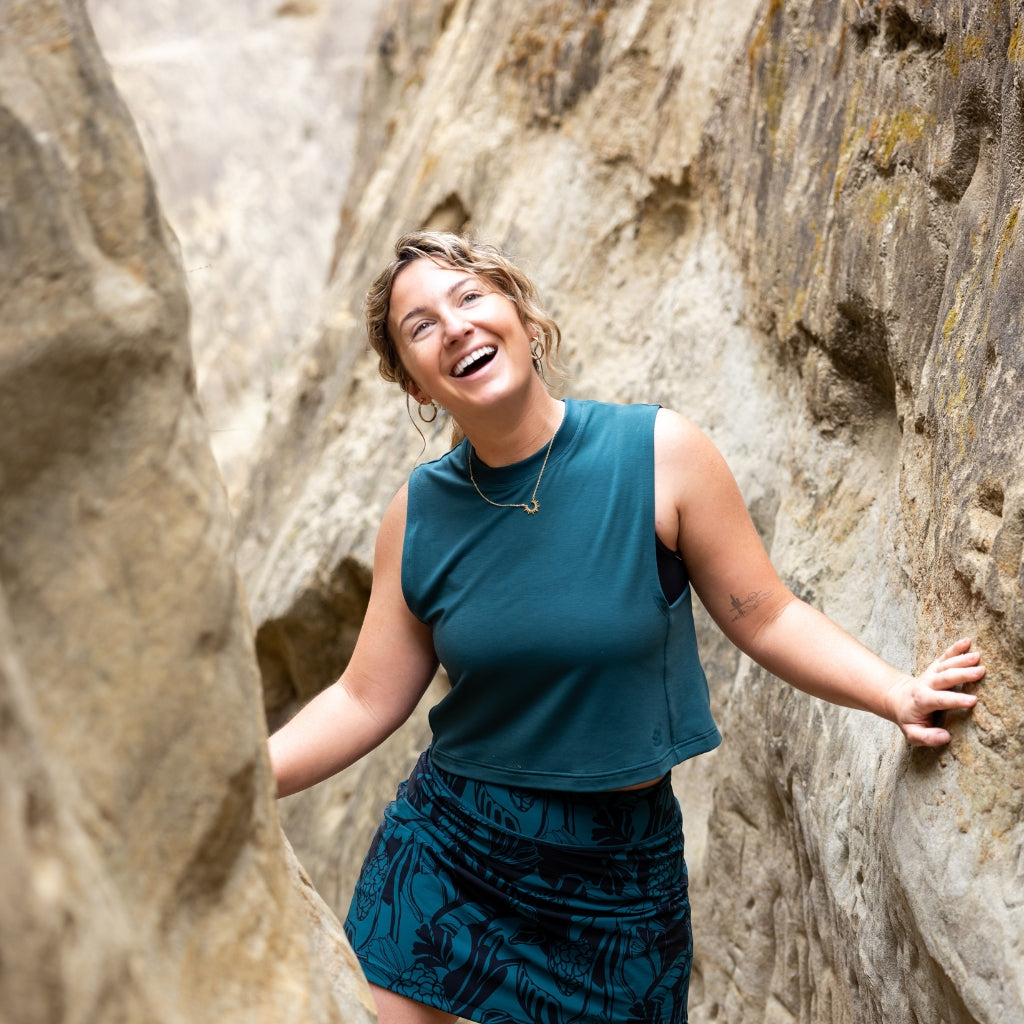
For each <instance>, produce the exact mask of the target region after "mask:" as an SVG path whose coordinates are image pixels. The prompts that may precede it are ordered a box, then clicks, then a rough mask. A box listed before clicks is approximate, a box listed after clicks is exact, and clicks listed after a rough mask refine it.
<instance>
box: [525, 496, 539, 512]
mask: <svg viewBox="0 0 1024 1024" xmlns="http://www.w3.org/2000/svg"><path fill="white" fill-rule="evenodd" d="M523 509H524V510H525V511H526V514H527V515H528V516H532V515H535V514H536V513H537V512H539V511H540V502H538V501H537V499H536V498H531V499H530V504H529V505H524V506H523Z"/></svg>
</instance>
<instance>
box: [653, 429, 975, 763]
mask: <svg viewBox="0 0 1024 1024" xmlns="http://www.w3.org/2000/svg"><path fill="white" fill-rule="evenodd" d="M655 457H656V467H657V468H656V477H655V498H656V504H657V521H656V526H657V529H658V533H659V536H660V537H661V538H662V540H663V541H664V542H665V543H666V544H669V543H670V541H672V540H674V541H675V550H677V551H679V553H680V554H681V555H682V556H683V559H684V561H685V562H686V566H687V569H688V571H689V573H690V578H691V580H692V582H693V586H694V589H695V590H696V591H697V593H698V594H699V595H700V598H701V601H702V602H703V604H704V606H705V607H706V608H707V610H708V612H709V613H710V615H711V616H712V618H714V620H715V621H716V622H717V623H718V625H719V626H720V627H721V629H722V631H723V632H724V633H725V634H726V636H727V637H728V638H729V639H730V640H731V641H732V642H733V643H734V644H736V646H737V647H739V648H740V650H742V651H743V652H744V653H746V654H748V655H749V656H750V657H751V658H753V659H754V660H755V661H756V662H757V663H758V664H760V665H763V666H764V667H765V668H766V669H768V671H769V672H772V673H773V674H774V675H777V676H778V677H779V678H780V679H783V680H785V681H786V682H787V683H789V684H790V685H792V686H796V687H798V688H799V689H801V690H804V691H805V692H807V693H810V694H813V695H814V696H816V697H821V698H823V699H824V700H828V701H831V702H832V703H834V704H842V705H845V706H846V707H852V708H859V709H860V710H863V711H871V712H873V713H874V714H876V715H880V716H882V717H883V718H887V719H889V720H890V721H892V722H895V723H897V724H898V725H899V727H900V728H901V729H902V730H903V733H904V735H905V736H906V737H907V739H908V740H909V741H910V742H911V743H913V744H915V745H922V746H939V745H941V744H943V743H948V742H949V738H950V737H949V733H948V732H947V731H946V730H945V729H942V728H939V727H936V726H933V725H932V715H933V713H934V712H936V711H942V710H952V709H958V708H959V709H966V708H970V707H972V706H973V705H974V704H975V702H976V700H977V698H976V697H975V696H973V695H971V694H966V693H959V692H955V691H953V689H952V688H953V687H956V686H959V685H961V684H963V683H973V682H977V681H978V680H979V679H980V678H981V677H982V676H983V675H984V673H985V669H984V667H983V666H982V665H981V664H980V659H979V656H978V655H977V653H975V652H972V651H970V650H969V648H970V641H969V640H966V639H965V640H959V641H957V642H956V643H955V644H953V645H952V646H951V647H950V648H949V649H948V650H947V651H946V652H945V653H944V654H942V655H940V657H939V658H937V659H936V661H935V662H933V663H932V665H931V666H929V668H928V669H927V670H926V671H925V672H923V673H922V674H921V675H920V676H917V677H913V676H909V675H907V674H906V673H904V672H900V671H899V670H898V669H895V668H893V667H892V666H891V665H889V664H888V663H887V662H885V661H883V660H882V659H881V658H879V657H878V656H877V655H875V654H873V653H872V652H871V651H869V650H868V649H867V648H866V647H864V646H863V644H861V643H859V642H858V641H857V640H855V639H854V638H853V637H852V636H850V635H849V634H848V633H846V632H845V631H844V630H842V629H841V628H840V627H839V626H837V625H836V624H835V623H834V622H832V621H831V620H830V619H829V618H828V617H827V616H825V615H823V614H822V613H821V612H819V611H817V610H816V609H814V608H812V607H811V606H810V605H808V604H806V603H805V602H803V601H800V600H799V599H798V598H797V597H795V596H794V595H793V594H792V593H791V592H790V590H789V589H788V588H787V587H786V586H785V584H783V582H782V581H781V580H780V579H779V576H778V574H777V573H776V572H775V569H774V568H773V567H772V565H771V562H770V561H769V560H768V556H767V554H766V553H765V550H764V547H763V546H762V544H761V541H760V539H759V538H758V536H757V532H756V531H755V529H754V525H753V523H752V522H751V520H750V516H749V514H748V513H747V509H746V506H745V505H744V503H743V499H742V497H741V495H740V492H739V488H738V487H737V486H736V482H735V480H734V479H733V476H732V473H731V472H730V471H729V468H728V466H727V465H726V463H725V460H724V459H723V458H722V456H721V455H720V454H719V452H718V450H717V449H716V448H715V446H714V445H713V444H712V443H711V442H710V440H708V438H707V437H705V435H704V434H703V433H701V431H700V430H698V429H697V428H696V427H695V426H694V425H693V424H692V423H690V422H689V421H688V420H686V419H685V418H684V417H682V416H678V415H677V414H675V413H671V412H669V411H667V410H661V411H659V413H658V419H657V424H656V428H655ZM670 546H672V545H670Z"/></svg>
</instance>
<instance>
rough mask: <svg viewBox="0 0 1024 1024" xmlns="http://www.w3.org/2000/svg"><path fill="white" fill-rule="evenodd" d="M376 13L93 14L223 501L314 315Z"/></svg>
mask: <svg viewBox="0 0 1024 1024" xmlns="http://www.w3.org/2000/svg"><path fill="white" fill-rule="evenodd" d="M375 8H376V3H374V2H370V0H222V2H220V3H217V4H214V5H202V4H194V3H186V2H184V0H147V2H146V3H144V4H126V3H122V2H118V0H88V9H89V14H90V17H91V20H92V22H93V25H94V28H95V30H96V34H97V37H98V38H99V41H100V45H101V46H102V48H103V53H104V56H105V58H106V59H107V61H108V62H109V63H110V65H111V67H112V69H113V73H114V79H115V81H116V83H117V86H118V88H119V90H120V91H121V93H122V95H124V96H125V98H126V100H127V102H128V105H129V107H130V108H131V110H132V112H133V115H134V116H135V118H136V120H137V122H138V126H139V133H140V135H141V137H142V140H143V143H144V145H145V149H146V154H147V157H148V160H149V162H150V164H151V166H152V169H153V175H154V177H155V179H156V181H157V186H158V191H159V194H160V199H161V202H162V204H163V207H164V209H165V211H166V213H167V217H168V219H169V220H170V221H171V223H172V224H173V225H174V228H175V232H176V234H177V236H178V238H179V240H180V243H181V249H182V262H183V264H184V267H185V280H186V283H187V286H188V293H189V299H190V301H191V305H192V311H193V315H192V345H193V352H194V358H195V362H196V379H197V383H198V386H199V397H200V401H201V403H202V405H203V408H204V410H205V412H206V418H207V421H208V423H209V426H210V437H211V442H212V445H213V451H214V455H215V456H216V458H217V463H218V465H219V466H220V469H221V472H222V474H223V476H224V478H225V482H226V483H227V485H228V493H229V495H230V496H231V498H232V500H234V499H235V497H236V496H237V494H238V493H239V492H240V491H241V490H242V489H244V486H245V481H246V477H247V474H248V471H249V462H250V458H251V454H252V450H253V448H254V445H255V443H256V440H257V439H258V437H259V434H260V430H261V428H262V426H263V422H264V420H265V418H266V410H267V408H268V406H269V405H270V404H271V402H272V396H273V392H274V380H275V378H276V376H277V374H278V373H279V372H280V370H281V367H282V366H283V365H285V364H287V363H288V362H289V360H290V359H291V358H292V353H293V351H294V349H295V347H296V345H297V344H298V341H299V339H300V338H301V337H302V335H303V334H304V333H305V332H306V331H307V330H309V329H310V327H311V326H312V325H313V324H314V323H315V322H316V311H317V307H318V303H319V300H320V297H321V295H322V293H323V288H324V282H325V280H326V278H327V274H328V269H329V265H330V256H331V247H332V244H333V240H334V234H335V230H336V226H337V213H338V207H339V206H340V204H341V201H342V196H343V194H344V190H345V186H346V184H347V181H348V177H349V173H350V171H351V169H352V166H353V162H354V161H353V145H352V143H353V134H354V130H355V126H356V122H357V112H358V105H359V97H360V87H361V85H362V79H363V69H364V66H365V62H366V53H367V40H368V36H369V30H370V27H371V25H372V23H373V17H374V11H375Z"/></svg>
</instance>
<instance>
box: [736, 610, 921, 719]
mask: <svg viewBox="0 0 1024 1024" xmlns="http://www.w3.org/2000/svg"><path fill="white" fill-rule="evenodd" d="M743 647H744V650H745V651H746V653H747V654H749V655H750V656H751V657H752V658H753V659H754V660H755V661H756V662H757V663H758V664H760V665H763V666H764V667H765V668H766V669H768V671H769V672H771V673H773V674H774V675H776V676H778V677H779V678H780V679H782V680H784V681H785V682H787V683H789V684H790V685H791V686H795V687H797V688H798V689H800V690H803V691H804V692H805V693H809V694H812V695H813V696H815V697H820V698H822V699H823V700H827V701H830V702H831V703H833V704H841V705H843V706H845V707H850V708H856V709H858V710H861V711H870V712H872V713H874V714H876V715H879V716H880V717H882V718H886V719H888V720H889V721H896V717H897V712H896V709H895V707H894V706H893V694H894V692H895V689H896V688H897V687H898V685H899V684H900V683H903V682H906V680H907V679H908V678H909V677H908V675H907V674H906V673H905V672H901V671H899V670H898V669H896V668H893V667H892V666H891V665H889V664H888V663H887V662H886V661H884V660H883V659H882V658H880V657H878V655H876V654H874V653H873V652H872V651H870V650H868V648H866V647H865V646H864V645H863V644H861V643H860V642H859V641H857V640H855V639H854V638H853V637H852V636H850V635H849V633H847V632H845V631H844V630H843V629H841V628H840V627H839V626H837V625H836V624H835V623H834V622H832V620H831V619H829V618H828V617H827V616H825V615H823V614H822V613H821V612H819V611H818V610H817V609H815V608H812V607H811V606H810V605H808V604H806V603H804V602H803V601H800V600H798V599H797V598H793V599H792V600H790V601H789V602H787V603H786V604H785V605H784V606H783V607H782V609H781V610H780V611H779V612H778V614H776V615H775V616H773V617H772V618H771V619H769V620H768V621H767V622H765V623H764V624H763V626H762V627H761V629H760V630H758V632H757V633H756V634H755V635H754V636H752V637H750V638H749V639H748V640H747V642H746V643H744V644H743Z"/></svg>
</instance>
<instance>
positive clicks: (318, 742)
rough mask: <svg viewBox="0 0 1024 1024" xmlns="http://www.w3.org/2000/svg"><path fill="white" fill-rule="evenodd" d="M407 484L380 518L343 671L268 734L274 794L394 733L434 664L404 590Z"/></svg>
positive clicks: (337, 767) (342, 764)
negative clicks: (368, 583)
mask: <svg viewBox="0 0 1024 1024" xmlns="http://www.w3.org/2000/svg"><path fill="white" fill-rule="evenodd" d="M407 493H408V491H407V487H403V488H402V489H401V490H400V491H399V492H398V494H397V495H395V497H394V499H393V500H392V502H391V504H390V505H389V506H388V510H387V512H385V513H384V518H383V520H382V521H381V525H380V531H379V532H378V534H377V546H376V549H375V552H374V560H373V586H372V588H371V590H370V601H369V604H368V606H367V609H366V617H365V618H364V619H363V625H362V629H361V630H360V632H359V638H358V640H357V641H356V647H355V650H354V651H353V653H352V657H351V659H350V660H349V663H348V666H347V667H346V668H345V671H344V672H343V673H342V675H341V678H340V679H339V680H338V681H337V682H336V683H333V684H332V685H331V686H329V687H327V689H325V690H323V691H322V692H321V693H319V694H318V695H317V696H316V697H314V698H313V700H311V701H310V702H309V703H308V704H307V705H306V706H305V707H304V708H303V709H302V710H301V711H300V712H299V713H298V714H297V715H296V716H295V717H294V718H292V719H291V720H290V721H289V722H288V723H287V724H286V725H284V726H282V727H281V728H280V729H279V730H278V731H277V732H275V733H274V735H273V736H271V737H270V763H271V765H272V767H273V769H274V779H275V780H276V782H277V795H278V796H279V797H280V796H288V795H289V794H291V793H296V792H298V791H299V790H301V789H305V788H306V787H308V786H312V785H313V784H314V783H317V782H320V781H322V780H323V779H326V778H328V777H329V776H331V775H333V774H334V773H335V772H338V771H341V769H343V768H347V767H348V766H349V765H350V764H352V763H354V762H355V761H358V760H359V758H360V757H362V756H363V755H364V754H366V753H369V751H371V750H373V749H374V747H376V746H377V745H378V744H380V743H382V742H383V741H384V740H385V739H386V738H387V737H388V736H390V735H391V733H393V732H394V731H395V730H396V729H397V728H398V727H399V726H400V725H401V724H402V723H403V722H404V721H405V720H406V719H407V718H408V717H409V715H410V714H412V711H413V709H414V708H415V707H416V705H417V703H419V700H420V698H421V697H422V696H423V693H424V691H425V690H426V689H427V687H428V686H429V685H430V681H431V679H433V677H434V673H435V672H436V671H437V655H436V654H435V653H434V644H433V638H432V636H431V633H430V629H429V628H428V627H427V626H425V625H424V624H423V623H422V622H420V621H419V619H417V618H416V617H415V616H414V615H413V614H412V612H411V611H409V607H408V605H407V604H406V603H405V597H404V595H403V594H402V544H403V541H404V538H405V515H406V502H407Z"/></svg>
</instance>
